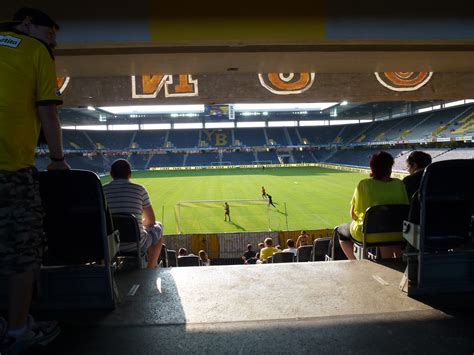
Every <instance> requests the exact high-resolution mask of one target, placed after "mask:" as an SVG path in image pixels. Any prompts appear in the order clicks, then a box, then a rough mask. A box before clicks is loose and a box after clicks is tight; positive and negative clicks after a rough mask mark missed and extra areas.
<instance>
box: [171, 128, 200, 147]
mask: <svg viewBox="0 0 474 355" xmlns="http://www.w3.org/2000/svg"><path fill="white" fill-rule="evenodd" d="M199 133H200V130H196V129H194V130H193V129H172V130H170V131H169V135H168V140H167V141H166V143H165V146H168V147H176V148H195V147H197V146H198V145H199Z"/></svg>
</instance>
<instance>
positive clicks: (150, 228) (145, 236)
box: [104, 159, 163, 269]
mask: <svg viewBox="0 0 474 355" xmlns="http://www.w3.org/2000/svg"><path fill="white" fill-rule="evenodd" d="M110 176H112V179H113V181H111V182H109V183H108V184H106V185H104V193H105V197H106V198H107V204H108V206H109V208H110V211H111V212H112V214H114V213H131V214H133V215H134V216H135V218H136V219H137V222H138V226H139V228H140V230H141V238H140V249H141V250H142V252H143V253H147V257H148V262H147V268H149V269H152V268H155V267H156V266H157V263H158V258H159V256H160V252H161V245H162V244H163V239H162V234H163V225H162V224H161V223H160V222H157V221H156V220H155V212H154V211H153V208H152V206H151V201H150V196H149V195H148V191H147V190H146V189H145V187H144V186H142V185H139V184H135V183H133V182H131V181H130V178H131V177H132V167H131V166H130V163H129V162H128V161H127V160H125V159H118V160H116V161H114V163H113V164H112V166H111V168H110ZM135 248H136V245H135V244H134V243H121V244H120V250H121V251H123V252H129V251H133V250H134V249H135Z"/></svg>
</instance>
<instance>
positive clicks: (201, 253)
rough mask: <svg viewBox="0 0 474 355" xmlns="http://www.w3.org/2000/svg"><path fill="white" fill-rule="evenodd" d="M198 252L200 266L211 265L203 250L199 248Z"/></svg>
mask: <svg viewBox="0 0 474 355" xmlns="http://www.w3.org/2000/svg"><path fill="white" fill-rule="evenodd" d="M198 254H199V260H200V261H201V265H202V266H211V260H210V259H209V258H208V257H207V254H206V252H205V251H204V250H199V253H198Z"/></svg>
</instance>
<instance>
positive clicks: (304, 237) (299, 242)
mask: <svg viewBox="0 0 474 355" xmlns="http://www.w3.org/2000/svg"><path fill="white" fill-rule="evenodd" d="M303 245H311V242H310V237H309V235H308V233H307V232H306V231H301V234H300V236H299V237H298V239H296V249H298V248H299V247H301V246H303Z"/></svg>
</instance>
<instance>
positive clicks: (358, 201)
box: [335, 151, 408, 260]
mask: <svg viewBox="0 0 474 355" xmlns="http://www.w3.org/2000/svg"><path fill="white" fill-rule="evenodd" d="M393 162H394V160H393V157H392V156H391V155H390V154H389V153H387V152H383V151H382V152H378V153H376V154H374V155H373V156H372V157H371V158H370V161H369V165H370V170H371V174H370V176H371V177H370V178H369V179H363V180H361V181H359V184H358V185H357V187H356V189H355V191H354V196H353V197H352V201H351V217H352V222H350V223H345V224H341V225H339V226H337V227H336V229H335V234H336V236H337V237H338V238H339V243H340V244H341V248H342V250H343V251H344V254H346V256H347V258H348V259H349V260H354V259H355V255H354V242H353V240H356V241H357V242H359V243H362V240H363V233H362V226H363V223H364V216H365V211H366V210H367V209H368V208H369V207H372V206H377V205H390V204H408V195H407V192H406V190H405V185H404V184H403V182H402V181H401V180H399V179H395V178H391V177H390V175H391V174H392V166H393ZM386 237H387V235H386V233H380V234H377V235H374V236H373V238H374V240H376V241H383V240H384V238H386ZM380 254H381V257H382V258H390V257H394V256H396V257H399V256H401V248H400V247H390V246H386V247H380Z"/></svg>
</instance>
